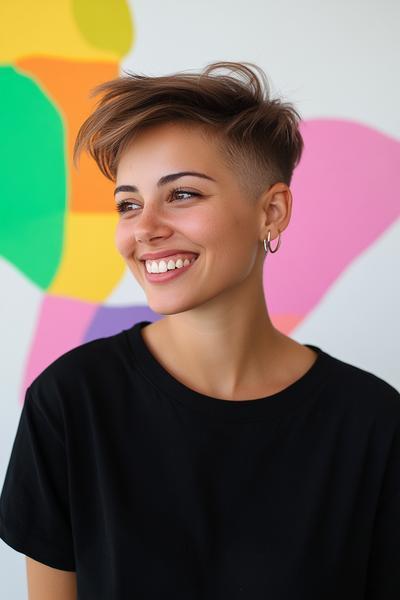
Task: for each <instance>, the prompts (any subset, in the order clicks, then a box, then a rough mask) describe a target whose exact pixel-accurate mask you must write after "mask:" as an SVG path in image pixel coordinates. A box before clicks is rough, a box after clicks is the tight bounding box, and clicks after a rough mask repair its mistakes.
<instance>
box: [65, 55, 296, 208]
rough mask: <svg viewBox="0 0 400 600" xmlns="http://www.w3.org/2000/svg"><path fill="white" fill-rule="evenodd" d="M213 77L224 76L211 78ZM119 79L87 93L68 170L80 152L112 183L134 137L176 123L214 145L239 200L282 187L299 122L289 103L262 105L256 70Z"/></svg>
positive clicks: (265, 97)
mask: <svg viewBox="0 0 400 600" xmlns="http://www.w3.org/2000/svg"><path fill="white" fill-rule="evenodd" d="M220 69H227V70H228V71H229V74H217V73H216V71H218V70H220ZM124 73H125V75H124V76H120V77H117V78H115V79H111V80H109V81H106V82H104V83H101V84H100V85H97V86H96V87H94V88H92V90H91V91H90V94H89V97H93V96H96V95H98V94H101V97H100V99H99V100H98V101H97V103H96V105H95V109H94V111H93V112H92V113H91V114H90V115H89V117H88V118H87V119H86V120H85V121H84V122H83V124H82V125H81V127H80V129H79V131H78V134H77V137H76V140H75V145H74V151H73V162H74V166H75V167H77V165H78V157H79V155H80V154H81V152H82V151H83V150H85V151H87V152H88V153H89V155H90V156H91V157H92V158H93V159H94V160H95V162H96V163H97V165H98V167H99V169H100V170H101V172H102V173H103V174H104V175H105V176H106V177H107V178H108V179H110V180H112V181H115V180H116V175H117V168H118V162H119V159H120V157H121V155H122V153H123V151H124V150H125V149H126V148H127V147H128V146H129V145H130V144H131V143H132V142H133V141H134V139H135V136H136V135H137V134H138V133H140V132H141V131H143V130H144V129H146V128H148V127H151V126H155V125H160V124H162V123H181V124H184V125H187V126H189V127H196V128H197V129H198V131H199V133H200V134H201V135H204V137H205V139H207V140H210V139H211V140H212V141H213V142H215V143H216V146H217V149H218V150H219V151H220V154H221V157H222V160H223V162H224V163H225V165H226V166H227V167H228V168H229V169H231V170H232V172H233V173H234V175H235V176H236V177H237V179H238V182H239V185H240V186H241V189H242V190H243V191H244V193H245V194H246V195H247V196H249V197H251V198H253V199H257V198H258V197H259V196H260V194H261V193H263V192H264V191H265V190H266V189H269V188H270V187H271V186H272V185H273V184H275V183H277V182H284V183H286V184H287V185H288V186H289V185H290V183H291V180H292V175H293V171H294V169H295V167H296V166H297V165H298V163H299V162H300V159H301V155H302V152H303V147H304V142H303V138H302V136H301V133H300V131H299V123H300V121H301V117H300V115H299V113H298V112H297V110H296V109H295V108H294V107H293V105H292V104H291V103H289V102H283V101H282V100H281V99H280V98H271V97H270V86H269V82H268V79H267V76H266V74H265V72H264V71H263V70H262V69H261V68H260V67H258V66H257V65H255V64H254V63H249V62H242V63H239V62H215V63H211V64H209V65H207V66H206V67H205V68H204V69H203V70H202V71H200V72H195V73H190V72H189V73H188V72H186V71H184V72H177V73H173V74H170V75H163V76H158V77H150V76H146V75H143V74H137V73H132V72H127V71H124Z"/></svg>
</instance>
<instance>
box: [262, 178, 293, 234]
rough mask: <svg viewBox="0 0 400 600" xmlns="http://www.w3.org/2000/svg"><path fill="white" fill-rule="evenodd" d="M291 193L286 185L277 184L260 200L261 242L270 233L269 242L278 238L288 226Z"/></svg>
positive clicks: (291, 199) (290, 211)
mask: <svg viewBox="0 0 400 600" xmlns="http://www.w3.org/2000/svg"><path fill="white" fill-rule="evenodd" d="M292 201H293V197H292V192H291V191H290V188H289V186H288V185H286V183H282V182H278V183H275V184H274V185H272V186H271V187H270V188H269V189H268V190H267V191H266V193H265V194H264V195H263V197H262V200H261V208H262V211H261V212H262V215H261V231H260V235H261V236H262V238H261V239H262V240H264V239H265V238H266V237H267V234H268V231H271V240H273V239H275V238H276V237H278V235H279V233H281V232H282V231H284V230H285V229H286V227H287V226H288V225H289V221H290V217H291V214H292Z"/></svg>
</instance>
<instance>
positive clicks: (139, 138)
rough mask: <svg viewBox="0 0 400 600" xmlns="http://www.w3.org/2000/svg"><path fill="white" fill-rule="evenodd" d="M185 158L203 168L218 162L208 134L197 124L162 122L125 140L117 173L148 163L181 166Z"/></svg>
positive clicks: (210, 136) (147, 127) (211, 139)
mask: <svg viewBox="0 0 400 600" xmlns="http://www.w3.org/2000/svg"><path fill="white" fill-rule="evenodd" d="M185 158H186V160H188V159H190V161H191V162H192V161H195V162H196V163H199V162H202V163H203V164H204V165H206V164H210V163H212V162H214V161H215V160H216V159H217V160H218V152H217V148H216V145H215V143H214V141H213V137H212V135H211V133H210V132H207V131H205V129H204V128H202V127H201V126H200V125H199V124H197V123H194V124H192V123H162V124H159V125H152V126H146V128H145V129H143V130H141V131H139V132H138V133H136V134H135V135H134V137H133V138H132V139H131V140H130V141H128V143H127V144H126V146H125V148H124V149H123V151H122V153H121V156H120V159H119V163H118V170H126V169H130V168H132V167H133V166H134V165H135V166H136V167H137V166H138V165H139V164H140V165H143V164H144V163H148V162H149V161H151V163H153V164H155V163H157V164H158V165H160V166H161V165H162V164H163V163H164V162H166V161H167V162H171V161H172V162H175V161H177V162H178V163H181V161H182V160H184V159H185ZM171 166H172V165H171ZM176 166H182V165H176Z"/></svg>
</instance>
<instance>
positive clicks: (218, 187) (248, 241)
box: [115, 123, 265, 314]
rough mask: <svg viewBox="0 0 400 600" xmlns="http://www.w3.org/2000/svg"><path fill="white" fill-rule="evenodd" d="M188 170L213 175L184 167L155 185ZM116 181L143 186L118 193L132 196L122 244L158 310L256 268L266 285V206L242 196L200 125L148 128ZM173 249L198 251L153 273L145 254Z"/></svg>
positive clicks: (204, 295)
mask: <svg viewBox="0 0 400 600" xmlns="http://www.w3.org/2000/svg"><path fill="white" fill-rule="evenodd" d="M183 171H191V172H194V171H195V172H198V173H201V174H203V175H205V176H207V177H208V178H205V177H198V176H194V175H186V176H183V177H179V178H176V179H175V180H174V181H169V182H168V183H165V184H163V185H157V182H158V181H159V179H160V178H162V177H165V176H167V175H170V174H173V173H179V172H183ZM116 186H117V188H118V187H120V186H134V188H137V191H118V192H117V193H116V195H115V200H116V202H125V203H126V204H124V205H122V209H123V211H124V212H122V213H120V216H119V222H118V225H117V230H116V246H117V249H118V251H119V253H120V254H121V255H122V257H123V259H124V260H125V262H126V264H127V266H128V267H129V269H130V270H131V272H132V273H133V275H134V276H135V278H136V280H137V281H138V283H139V285H140V286H141V287H142V288H143V290H144V292H145V294H146V297H147V301H148V304H149V306H150V308H151V309H152V310H153V311H154V312H156V313H160V314H175V313H179V312H183V311H186V310H190V309H194V308H197V307H199V306H200V305H204V304H205V303H208V302H211V301H214V300H217V299H218V298H222V295H225V294H227V293H229V290H231V289H233V288H235V287H236V286H241V285H242V284H243V282H245V280H246V279H247V278H249V277H251V276H253V277H257V278H258V280H259V284H260V285H262V262H263V254H264V250H263V246H262V243H261V239H262V231H264V230H265V228H264V229H263V228H262V226H263V225H265V214H264V213H263V211H262V208H261V207H259V205H257V206H256V205H255V203H254V202H252V201H251V200H250V199H248V198H246V197H244V194H243V191H242V190H241V189H240V186H239V182H238V181H237V179H236V177H235V176H234V174H233V173H232V172H231V171H230V170H229V169H228V168H227V167H226V166H225V165H224V164H223V162H222V160H221V156H220V155H219V153H218V150H217V148H216V147H215V145H214V143H213V142H212V140H211V139H210V140H207V139H206V138H205V137H204V136H202V135H201V134H200V133H199V130H197V129H196V128H195V127H188V126H187V125H186V126H185V125H182V124H176V123H168V124H162V125H157V126H154V127H151V128H149V129H148V130H145V131H142V132H141V133H140V134H139V136H138V137H136V138H135V139H134V141H133V143H132V144H131V145H130V146H129V147H128V148H127V149H126V150H125V152H124V153H123V154H122V156H121V159H120V162H119V165H118V170H117V178H116ZM176 188H179V191H176ZM171 249H178V250H182V251H186V252H194V253H196V254H198V258H197V259H196V261H195V262H194V263H193V264H192V265H191V266H190V267H189V268H188V269H186V270H185V272H182V273H181V274H180V275H178V276H177V277H174V278H173V279H171V280H169V281H165V282H163V283H159V282H156V283H153V282H150V281H148V280H147V278H146V274H145V268H146V267H145V263H144V262H142V261H141V260H140V257H141V256H142V255H143V254H145V253H148V252H150V253H151V252H159V251H169V250H171ZM166 262H168V259H166Z"/></svg>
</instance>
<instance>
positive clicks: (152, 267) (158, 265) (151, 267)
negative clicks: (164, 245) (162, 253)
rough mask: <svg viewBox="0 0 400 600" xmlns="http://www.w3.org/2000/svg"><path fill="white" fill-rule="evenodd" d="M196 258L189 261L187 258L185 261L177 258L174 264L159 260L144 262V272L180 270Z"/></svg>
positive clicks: (171, 261) (170, 261)
mask: <svg viewBox="0 0 400 600" xmlns="http://www.w3.org/2000/svg"><path fill="white" fill-rule="evenodd" d="M196 258H197V256H194V257H193V258H191V259H190V260H189V259H188V258H185V260H182V259H181V258H178V260H177V261H176V262H175V261H173V260H169V261H168V263H167V262H166V261H165V260H160V261H159V262H157V261H155V260H146V263H145V265H146V271H147V272H148V273H165V272H166V271H171V270H173V269H181V268H182V267H187V266H188V265H190V264H191V263H192V262H194V261H195V260H196Z"/></svg>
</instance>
